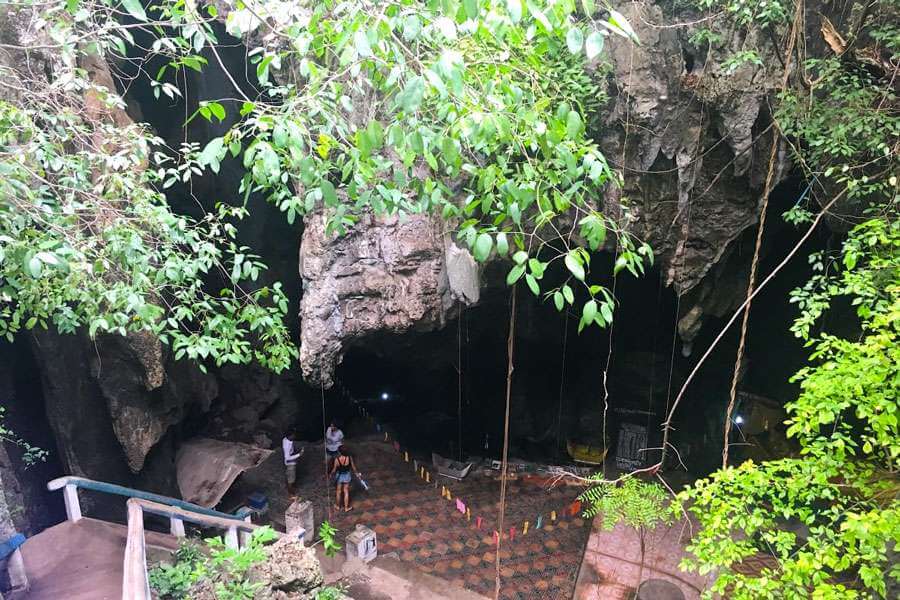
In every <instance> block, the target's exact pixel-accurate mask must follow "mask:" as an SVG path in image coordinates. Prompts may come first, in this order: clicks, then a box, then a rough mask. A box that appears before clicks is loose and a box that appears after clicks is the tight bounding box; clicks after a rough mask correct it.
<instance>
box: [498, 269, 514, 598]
mask: <svg viewBox="0 0 900 600" xmlns="http://www.w3.org/2000/svg"><path fill="white" fill-rule="evenodd" d="M517 287H518V286H517V285H513V289H512V293H511V295H512V301H511V302H510V308H509V337H508V338H507V340H506V412H505V415H504V417H503V457H502V460H501V463H500V518H499V519H498V527H497V531H499V532H500V535H499V536H498V537H497V554H496V556H495V564H496V567H497V568H496V573H495V574H494V600H499V599H500V543H501V541H502V539H503V519H504V517H505V515H506V471H507V466H508V464H507V459H508V458H509V404H510V402H509V400H510V397H511V396H512V376H513V350H514V349H515V344H514V343H513V342H514V341H515V336H516V288H517Z"/></svg>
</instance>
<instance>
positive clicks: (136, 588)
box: [122, 498, 260, 600]
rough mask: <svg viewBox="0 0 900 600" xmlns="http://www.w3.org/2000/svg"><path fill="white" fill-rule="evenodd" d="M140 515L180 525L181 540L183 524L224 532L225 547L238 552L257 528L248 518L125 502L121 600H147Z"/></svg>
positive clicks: (143, 543) (144, 556)
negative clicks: (156, 516) (126, 535)
mask: <svg viewBox="0 0 900 600" xmlns="http://www.w3.org/2000/svg"><path fill="white" fill-rule="evenodd" d="M144 513H151V514H154V515H159V516H162V517H168V518H169V522H170V523H175V522H178V523H180V528H181V536H183V535H184V522H185V521H187V522H189V523H194V524H196V525H200V526H201V527H214V528H218V529H222V530H224V531H225V545H226V546H228V547H229V548H234V549H236V550H237V549H238V548H240V546H241V545H242V544H246V542H247V536H249V535H250V534H251V533H252V532H253V531H254V530H255V529H258V528H259V527H260V526H259V525H254V524H253V523H251V522H250V517H249V515H248V516H247V517H245V519H244V520H243V521H239V520H235V519H234V518H223V517H217V516H211V515H205V514H200V513H197V512H193V511H190V510H185V509H183V508H179V507H177V506H170V505H167V504H161V503H159V502H153V501H150V500H143V499H141V498H129V500H128V541H127V543H126V545H125V562H124V565H123V567H124V568H123V574H122V600H150V583H149V579H148V577H147V553H146V543H145V540H144Z"/></svg>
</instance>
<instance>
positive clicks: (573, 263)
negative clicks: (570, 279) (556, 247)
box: [563, 252, 584, 281]
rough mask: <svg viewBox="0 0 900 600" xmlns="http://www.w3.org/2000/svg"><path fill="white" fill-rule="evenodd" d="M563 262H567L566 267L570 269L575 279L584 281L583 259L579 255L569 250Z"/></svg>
mask: <svg viewBox="0 0 900 600" xmlns="http://www.w3.org/2000/svg"><path fill="white" fill-rule="evenodd" d="M563 262H565V263H566V268H567V269H569V272H570V273H571V274H572V275H573V276H574V277H575V279H577V280H579V281H584V267H583V266H582V265H581V259H580V258H579V257H578V255H576V254H574V253H573V252H569V253H568V254H566V257H565V259H563Z"/></svg>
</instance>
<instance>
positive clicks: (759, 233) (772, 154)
mask: <svg viewBox="0 0 900 600" xmlns="http://www.w3.org/2000/svg"><path fill="white" fill-rule="evenodd" d="M802 6H803V2H797V7H796V9H795V11H794V23H793V26H792V27H791V34H790V37H789V38H788V44H787V50H786V51H785V55H784V57H785V61H786V63H785V66H784V75H783V77H782V80H781V89H782V90H785V89H787V85H788V80H789V79H790V74H791V69H790V64H791V57H792V56H793V54H794V45H795V44H796V42H797V22H798V21H799V20H800V19H801V18H802V16H803V8H802ZM779 141H780V136H779V132H778V129H777V128H776V129H774V130H773V131H772V148H771V150H770V151H769V169H768V172H767V173H766V183H765V185H764V186H763V193H762V209H761V210H760V213H759V228H758V229H757V230H756V244H755V246H754V247H753V261H752V262H751V263H750V278H749V279H748V281H747V299H746V300H745V302H744V314H743V315H742V317H741V337H740V340H739V341H738V349H737V357H736V358H735V361H734V373H733V374H732V376H731V390H730V391H729V394H728V408H727V409H726V410H725V432H724V437H725V439H724V444H723V446H722V468H723V469H724V468H726V467H727V466H728V446H729V444H728V438H729V437H730V436H731V418H732V417H731V415H732V414H733V413H734V405H735V399H736V397H737V384H738V379H739V377H740V371H741V362H742V361H743V359H744V345H745V343H746V341H747V323H748V322H749V320H750V304H751V301H752V300H753V295H754V294H753V288H754V287H755V286H756V270H757V267H758V266H759V252H760V248H762V238H763V232H764V231H765V228H766V213H767V212H768V208H769V195H770V194H771V193H772V187H773V185H774V181H775V158H776V157H777V156H778V148H779V145H780V144H779Z"/></svg>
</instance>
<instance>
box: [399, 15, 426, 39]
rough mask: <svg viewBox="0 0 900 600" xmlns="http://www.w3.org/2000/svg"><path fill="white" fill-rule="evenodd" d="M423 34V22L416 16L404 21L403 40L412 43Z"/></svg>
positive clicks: (410, 16)
mask: <svg viewBox="0 0 900 600" xmlns="http://www.w3.org/2000/svg"><path fill="white" fill-rule="evenodd" d="M420 33H422V21H420V20H419V17H417V16H416V15H408V16H407V17H406V18H404V19H403V39H404V40H406V41H407V42H412V41H413V40H415V39H416V38H417V37H419V34H420Z"/></svg>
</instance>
